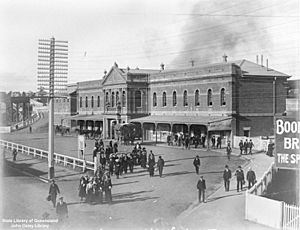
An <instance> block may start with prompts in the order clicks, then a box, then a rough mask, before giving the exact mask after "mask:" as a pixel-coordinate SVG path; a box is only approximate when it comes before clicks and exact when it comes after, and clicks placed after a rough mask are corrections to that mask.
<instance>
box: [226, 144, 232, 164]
mask: <svg viewBox="0 0 300 230" xmlns="http://www.w3.org/2000/svg"><path fill="white" fill-rule="evenodd" d="M231 151H232V149H231V146H230V142H229V141H228V144H227V147H226V153H227V158H228V160H229V161H230V156H231Z"/></svg>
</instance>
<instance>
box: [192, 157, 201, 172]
mask: <svg viewBox="0 0 300 230" xmlns="http://www.w3.org/2000/svg"><path fill="white" fill-rule="evenodd" d="M193 165H194V166H195V169H196V173H197V174H199V168H200V158H199V156H198V155H197V156H196V157H195V158H194V162H193Z"/></svg>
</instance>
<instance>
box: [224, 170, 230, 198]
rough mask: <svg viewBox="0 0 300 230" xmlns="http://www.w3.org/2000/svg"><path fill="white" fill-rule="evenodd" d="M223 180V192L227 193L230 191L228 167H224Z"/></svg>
mask: <svg viewBox="0 0 300 230" xmlns="http://www.w3.org/2000/svg"><path fill="white" fill-rule="evenodd" d="M223 179H224V187H225V192H228V191H229V189H230V179H231V170H230V169H229V167H228V165H225V170H224V172H223Z"/></svg>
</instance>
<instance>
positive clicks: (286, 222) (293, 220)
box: [282, 203, 300, 230]
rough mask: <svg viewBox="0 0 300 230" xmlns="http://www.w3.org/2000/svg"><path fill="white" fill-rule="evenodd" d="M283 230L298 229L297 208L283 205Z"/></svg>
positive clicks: (298, 214)
mask: <svg viewBox="0 0 300 230" xmlns="http://www.w3.org/2000/svg"><path fill="white" fill-rule="evenodd" d="M282 229H283V230H298V229H300V209H299V207H297V206H294V205H289V204H286V203H283V221H282Z"/></svg>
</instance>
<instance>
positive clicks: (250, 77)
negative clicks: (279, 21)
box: [70, 60, 289, 141]
mask: <svg viewBox="0 0 300 230" xmlns="http://www.w3.org/2000/svg"><path fill="white" fill-rule="evenodd" d="M288 78H289V76H288V75H286V74H283V73H280V72H278V71H276V70H273V69H271V68H267V67H265V66H261V65H258V64H255V63H253V62H250V61H247V60H239V61H234V62H226V61H225V62H222V63H216V64H211V65H205V66H200V67H191V68H187V69H174V70H167V69H165V68H164V65H162V66H161V69H158V70H147V69H130V68H119V67H118V65H117V64H115V65H114V66H113V67H112V68H111V69H110V71H109V72H108V73H105V75H104V77H103V79H102V80H96V81H85V82H79V83H78V88H77V108H78V110H77V111H78V115H76V116H73V117H72V118H70V119H71V120H74V121H76V122H77V125H78V127H79V128H80V129H81V130H84V129H88V130H94V129H100V130H101V131H102V132H103V135H104V137H105V138H114V126H115V125H116V124H123V123H129V122H132V123H135V124H136V125H137V126H138V127H139V129H140V130H141V133H142V137H143V139H144V140H153V139H156V138H159V140H165V139H166V136H167V135H168V134H169V133H173V134H174V133H183V134H185V135H189V136H194V135H198V136H200V135H206V136H207V135H208V136H212V135H220V136H222V137H223V141H226V140H231V138H232V136H233V135H237V136H249V137H251V136H267V135H273V128H274V126H273V118H274V115H278V114H280V115H281V114H282V113H284V112H285V110H286V97H287V88H286V83H287V79H288Z"/></svg>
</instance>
